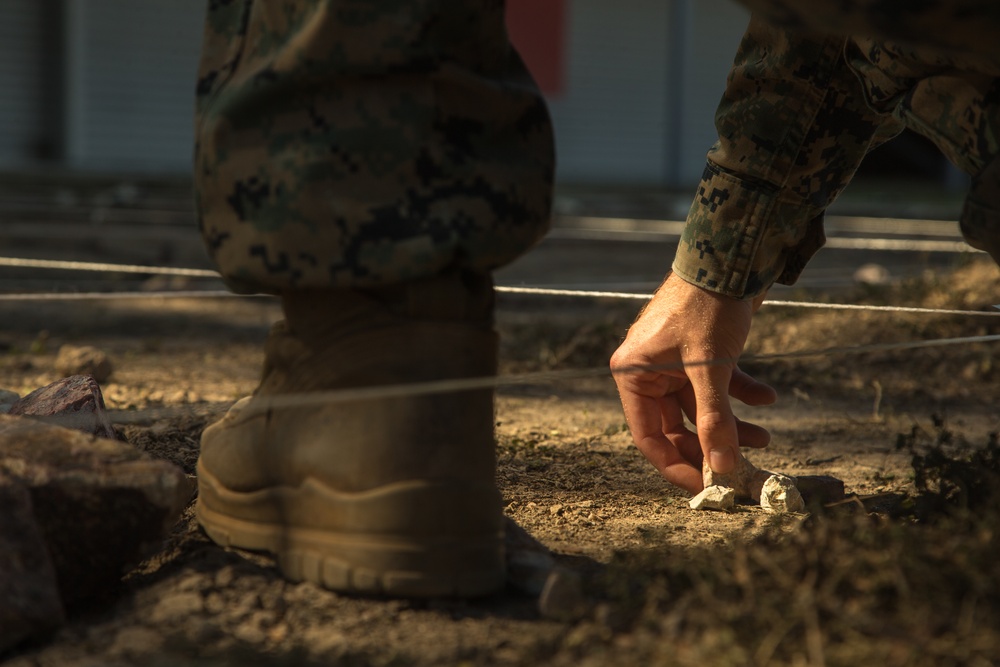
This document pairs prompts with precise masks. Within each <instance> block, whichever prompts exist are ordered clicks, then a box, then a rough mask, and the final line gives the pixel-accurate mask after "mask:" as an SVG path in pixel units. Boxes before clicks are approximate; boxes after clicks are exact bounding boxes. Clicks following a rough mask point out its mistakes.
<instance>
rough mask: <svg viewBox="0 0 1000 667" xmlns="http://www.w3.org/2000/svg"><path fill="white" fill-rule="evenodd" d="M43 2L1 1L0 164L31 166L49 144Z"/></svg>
mask: <svg viewBox="0 0 1000 667" xmlns="http://www.w3.org/2000/svg"><path fill="white" fill-rule="evenodd" d="M44 11H45V3H43V2H40V1H39V0H3V1H2V3H0V166H2V167H16V166H20V165H24V164H26V163H30V162H32V161H33V160H34V159H35V157H36V155H37V153H38V151H39V150H40V149H43V144H44V143H45V142H46V141H47V140H48V137H47V128H46V126H45V121H46V119H47V118H48V115H47V114H46V110H45V101H46V96H45V87H46V86H52V85H53V84H54V85H56V86H58V82H52V81H47V80H46V75H47V72H46V71H45V61H44V46H43V45H44V31H45V29H46V23H45V17H44Z"/></svg>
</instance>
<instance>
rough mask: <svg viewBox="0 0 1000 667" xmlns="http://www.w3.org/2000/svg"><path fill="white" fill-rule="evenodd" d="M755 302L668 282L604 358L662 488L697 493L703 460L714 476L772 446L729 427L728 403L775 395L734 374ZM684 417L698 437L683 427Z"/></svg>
mask: <svg viewBox="0 0 1000 667" xmlns="http://www.w3.org/2000/svg"><path fill="white" fill-rule="evenodd" d="M762 301H763V296H761V297H759V298H758V299H756V300H754V301H753V302H751V301H741V300H739V299H734V298H732V297H727V296H723V295H721V294H716V293H714V292H710V291H708V290H704V289H701V288H700V287H696V286H694V285H691V284H690V283H688V282H686V281H685V280H683V279H682V278H679V277H677V276H676V275H674V274H671V275H669V276H668V277H667V279H666V281H664V283H663V284H662V285H661V286H660V288H659V289H658V290H657V291H656V294H654V295H653V298H652V299H651V300H650V301H649V303H647V304H646V307H645V308H643V310H642V312H641V313H640V314H639V317H638V318H637V319H636V321H635V322H634V323H633V324H632V326H631V328H630V329H629V331H628V335H627V336H626V337H625V341H624V342H623V343H622V344H621V346H620V347H619V348H618V350H617V351H615V353H614V355H612V357H611V370H612V372H613V373H614V378H615V382H616V383H617V385H618V393H619V396H620V397H621V401H622V408H623V409H624V411H625V419H626V421H627V422H628V426H629V430H630V431H631V433H632V440H633V441H634V442H635V445H636V447H638V448H639V451H641V452H642V453H643V455H644V456H645V457H646V459H647V460H648V461H649V462H650V463H652V464H653V466H654V467H655V468H656V469H657V470H659V471H660V474H661V475H663V476H664V477H665V478H666V479H667V481H669V482H671V483H673V484H676V485H677V486H679V487H681V488H683V489H685V490H687V491H689V492H691V493H697V492H698V491H701V489H702V487H703V484H702V473H701V468H702V460H703V457H707V459H708V462H709V464H710V465H711V468H712V470H713V471H714V472H718V473H727V472H729V471H731V470H732V469H733V467H734V466H735V465H736V460H737V457H738V455H739V446H740V445H743V446H747V447H764V446H766V445H767V444H768V442H769V441H770V439H771V436H770V434H769V433H768V432H767V431H766V430H764V429H763V428H761V427H759V426H757V425H755V424H751V423H749V422H743V421H741V420H739V419H736V417H735V416H734V415H733V411H732V406H731V405H730V403H729V397H730V396H732V397H734V398H736V399H738V400H740V401H742V402H743V403H746V404H747V405H768V404H771V403H773V402H774V400H775V398H776V394H775V391H774V389H772V388H771V387H769V386H768V385H766V384H763V383H760V382H757V381H756V380H754V379H753V378H752V377H750V376H749V375H747V374H746V373H744V372H743V371H741V370H740V369H739V368H737V367H736V360H737V359H738V358H739V356H740V353H741V352H742V351H743V346H744V344H745V343H746V339H747V335H748V334H749V332H750V320H751V319H752V317H753V313H754V312H755V311H756V310H757V308H758V307H759V306H760V303H761V302H762ZM705 362H710V363H705ZM680 364H684V365H683V367H681V365H680ZM671 366H675V367H673V368H671ZM651 367H653V368H651ZM655 367H661V368H660V369H654V368H655ZM685 415H686V416H687V417H688V419H689V420H691V422H692V423H694V424H695V425H696V427H697V433H692V432H691V431H690V430H689V429H688V428H687V427H686V426H685V424H684V416H685Z"/></svg>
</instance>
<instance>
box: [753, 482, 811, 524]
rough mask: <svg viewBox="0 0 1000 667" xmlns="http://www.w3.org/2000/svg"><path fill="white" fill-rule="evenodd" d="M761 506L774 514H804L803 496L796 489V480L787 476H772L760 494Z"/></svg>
mask: <svg viewBox="0 0 1000 667" xmlns="http://www.w3.org/2000/svg"><path fill="white" fill-rule="evenodd" d="M760 506H761V507H763V508H764V509H765V510H767V511H768V512H773V513H774V514H785V513H788V512H804V511H805V509H806V504H805V501H803V500H802V494H801V493H799V490H798V489H797V488H796V487H795V480H794V479H792V478H791V477H788V476H787V475H771V476H770V477H768V478H767V480H766V481H765V482H764V486H763V488H762V489H761V492H760Z"/></svg>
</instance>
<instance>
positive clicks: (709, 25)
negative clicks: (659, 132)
mask: <svg viewBox="0 0 1000 667" xmlns="http://www.w3.org/2000/svg"><path fill="white" fill-rule="evenodd" d="M749 21H750V12H748V11H747V10H746V9H744V8H743V7H741V6H740V5H737V4H736V3H735V2H732V0H694V1H693V2H692V3H691V14H690V28H689V34H691V35H692V38H691V39H690V40H689V41H688V47H687V50H686V54H685V61H686V66H685V68H684V69H685V73H684V80H683V84H682V87H683V90H682V92H681V93H680V94H681V96H682V97H681V99H682V100H683V106H682V109H683V110H682V114H681V117H680V126H681V127H682V128H683V129H684V131H683V132H682V133H681V134H680V135H679V137H678V138H679V142H678V147H677V156H676V158H677V174H676V179H675V180H676V182H677V184H680V185H688V184H693V183H697V182H698V179H700V178H701V172H702V170H703V169H704V168H705V155H706V153H708V149H709V147H710V146H711V145H712V144H713V143H715V140H716V139H717V138H718V133H717V132H716V131H715V109H716V107H717V106H718V105H719V100H721V99H722V93H723V92H724V91H725V89H726V76H727V75H728V74H729V70H730V68H731V67H732V65H733V58H734V57H735V56H736V49H737V48H738V47H739V45H740V40H741V39H742V37H743V33H744V31H745V30H746V27H747V23H748V22H749Z"/></svg>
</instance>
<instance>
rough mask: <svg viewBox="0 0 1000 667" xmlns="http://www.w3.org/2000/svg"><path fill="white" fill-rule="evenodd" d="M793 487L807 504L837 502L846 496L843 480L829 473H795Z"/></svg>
mask: <svg viewBox="0 0 1000 667" xmlns="http://www.w3.org/2000/svg"><path fill="white" fill-rule="evenodd" d="M795 488H797V489H798V490H799V493H801V494H802V500H804V501H805V502H806V504H807V505H817V504H818V505H826V504H829V503H839V502H840V501H842V500H844V498H846V494H845V492H844V482H843V481H841V480H839V479H837V478H836V477H832V476H830V475H797V476H796V477H795Z"/></svg>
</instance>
